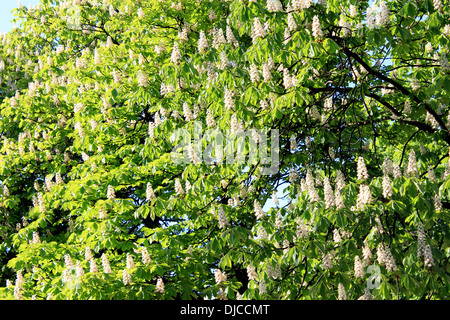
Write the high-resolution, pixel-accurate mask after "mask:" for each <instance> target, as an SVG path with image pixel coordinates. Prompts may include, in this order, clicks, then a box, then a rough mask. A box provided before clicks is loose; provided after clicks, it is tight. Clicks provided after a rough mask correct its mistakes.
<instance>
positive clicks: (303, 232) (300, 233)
mask: <svg viewBox="0 0 450 320" xmlns="http://www.w3.org/2000/svg"><path fill="white" fill-rule="evenodd" d="M296 222H297V228H296V231H295V237H296V238H297V239H303V238H307V237H308V235H309V227H308V226H307V225H306V224H305V222H304V221H303V220H302V219H301V218H300V217H298V218H297V220H296Z"/></svg>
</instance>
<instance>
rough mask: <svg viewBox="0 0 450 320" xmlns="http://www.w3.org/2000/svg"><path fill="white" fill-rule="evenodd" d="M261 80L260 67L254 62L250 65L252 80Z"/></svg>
mask: <svg viewBox="0 0 450 320" xmlns="http://www.w3.org/2000/svg"><path fill="white" fill-rule="evenodd" d="M259 80H260V77H259V71H258V67H257V66H256V65H255V64H254V63H252V64H251V65H250V81H251V82H258V81H259Z"/></svg>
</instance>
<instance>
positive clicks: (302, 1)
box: [292, 0, 312, 10]
mask: <svg viewBox="0 0 450 320" xmlns="http://www.w3.org/2000/svg"><path fill="white" fill-rule="evenodd" d="M311 2H312V1H311V0H292V8H293V9H294V10H304V9H308V8H309V7H311Z"/></svg>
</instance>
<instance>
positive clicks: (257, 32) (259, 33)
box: [251, 17, 265, 43]
mask: <svg viewBox="0 0 450 320" xmlns="http://www.w3.org/2000/svg"><path fill="white" fill-rule="evenodd" d="M264 35H265V31H264V27H263V25H262V24H261V21H259V18H258V17H255V18H254V19H253V25H252V30H251V37H252V41H253V43H256V40H257V39H258V38H264Z"/></svg>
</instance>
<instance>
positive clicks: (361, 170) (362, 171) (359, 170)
mask: <svg viewBox="0 0 450 320" xmlns="http://www.w3.org/2000/svg"><path fill="white" fill-rule="evenodd" d="M356 178H357V179H358V180H367V179H368V178H369V174H368V173H367V168H366V163H365V162H364V158H363V157H358V163H357V165H356Z"/></svg>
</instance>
